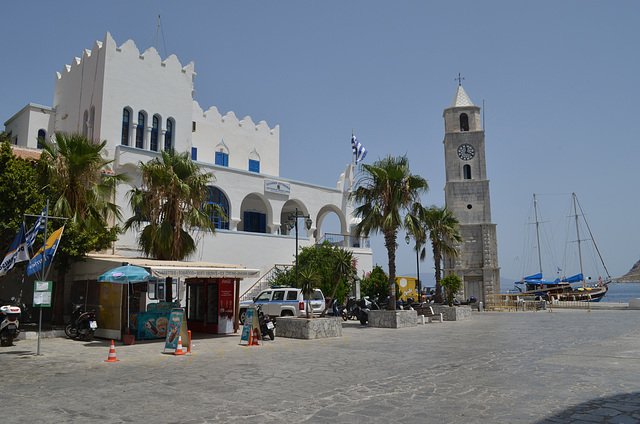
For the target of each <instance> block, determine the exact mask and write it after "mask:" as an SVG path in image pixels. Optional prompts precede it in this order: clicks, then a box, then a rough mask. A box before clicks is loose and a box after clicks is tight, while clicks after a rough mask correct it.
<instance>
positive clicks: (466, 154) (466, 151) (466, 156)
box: [458, 144, 476, 160]
mask: <svg viewBox="0 0 640 424" xmlns="http://www.w3.org/2000/svg"><path fill="white" fill-rule="evenodd" d="M475 154H476V149H474V148H473V146H472V145H470V144H462V145H460V147H458V157H459V158H460V159H462V160H470V159H473V156H474V155H475Z"/></svg>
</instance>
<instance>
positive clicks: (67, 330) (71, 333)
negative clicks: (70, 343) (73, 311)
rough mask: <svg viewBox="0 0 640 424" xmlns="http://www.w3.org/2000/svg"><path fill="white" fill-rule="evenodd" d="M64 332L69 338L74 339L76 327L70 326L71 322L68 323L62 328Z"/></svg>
mask: <svg viewBox="0 0 640 424" xmlns="http://www.w3.org/2000/svg"><path fill="white" fill-rule="evenodd" d="M64 334H66V335H67V337H69V338H70V339H75V338H76V337H78V329H77V328H73V327H71V324H69V325H67V326H66V327H65V328H64Z"/></svg>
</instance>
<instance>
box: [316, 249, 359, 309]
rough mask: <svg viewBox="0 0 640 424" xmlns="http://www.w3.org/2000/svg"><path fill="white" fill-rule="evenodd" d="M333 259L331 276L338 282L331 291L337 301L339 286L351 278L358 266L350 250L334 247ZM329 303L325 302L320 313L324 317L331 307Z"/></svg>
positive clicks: (332, 299)
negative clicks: (355, 264) (354, 263)
mask: <svg viewBox="0 0 640 424" xmlns="http://www.w3.org/2000/svg"><path fill="white" fill-rule="evenodd" d="M332 256H333V257H332V261H331V264H330V275H331V278H332V279H333V280H334V281H335V282H336V284H335V286H334V287H333V291H332V292H331V301H332V302H335V300H334V299H335V295H336V292H337V291H338V286H339V285H340V282H341V281H343V280H351V279H352V278H353V277H354V276H355V273H356V268H355V266H354V265H353V252H352V251H350V250H345V249H340V248H334V250H333V255H332ZM329 306H330V305H329V304H325V306H324V310H323V311H322V313H321V314H320V316H321V317H323V316H324V315H325V314H326V313H327V309H329Z"/></svg>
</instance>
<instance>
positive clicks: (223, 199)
mask: <svg viewBox="0 0 640 424" xmlns="http://www.w3.org/2000/svg"><path fill="white" fill-rule="evenodd" d="M207 188H208V189H209V200H208V201H206V202H205V204H212V205H218V206H220V207H221V208H222V210H224V214H225V215H226V219H222V217H221V216H220V214H218V213H211V214H209V219H210V220H211V222H213V224H214V225H215V227H216V228H217V229H219V230H228V229H229V200H228V199H227V196H225V195H224V193H223V192H222V191H220V189H219V188H217V187H211V186H209V187H207Z"/></svg>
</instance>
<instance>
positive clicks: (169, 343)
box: [164, 308, 189, 349]
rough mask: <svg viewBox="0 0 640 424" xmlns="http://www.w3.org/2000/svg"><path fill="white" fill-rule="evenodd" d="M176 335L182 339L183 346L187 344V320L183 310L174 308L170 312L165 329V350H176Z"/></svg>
mask: <svg viewBox="0 0 640 424" xmlns="http://www.w3.org/2000/svg"><path fill="white" fill-rule="evenodd" d="M178 335H180V336H181V337H182V345H183V346H184V345H185V344H187V343H189V335H188V333H187V319H186V316H185V314H184V309H183V308H175V309H172V310H171V314H170V315H169V323H168V327H167V339H166V341H165V343H164V347H165V349H177V348H178Z"/></svg>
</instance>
